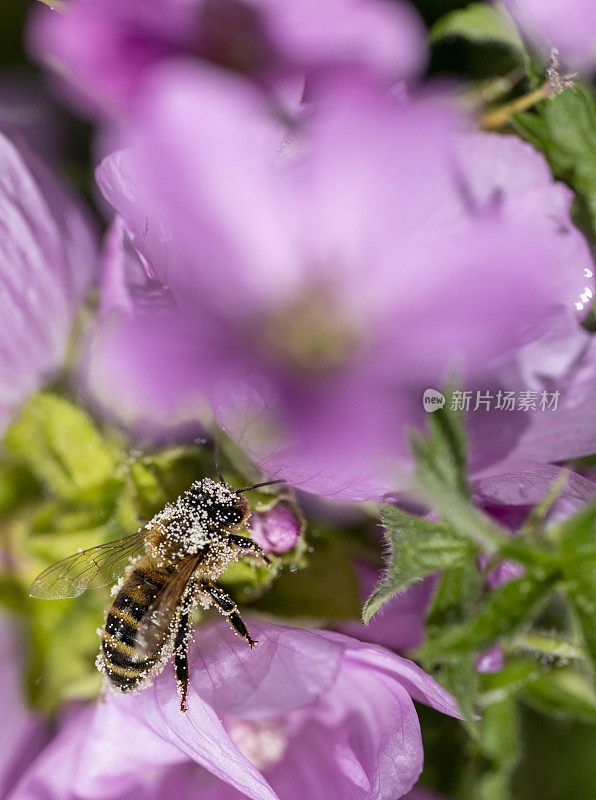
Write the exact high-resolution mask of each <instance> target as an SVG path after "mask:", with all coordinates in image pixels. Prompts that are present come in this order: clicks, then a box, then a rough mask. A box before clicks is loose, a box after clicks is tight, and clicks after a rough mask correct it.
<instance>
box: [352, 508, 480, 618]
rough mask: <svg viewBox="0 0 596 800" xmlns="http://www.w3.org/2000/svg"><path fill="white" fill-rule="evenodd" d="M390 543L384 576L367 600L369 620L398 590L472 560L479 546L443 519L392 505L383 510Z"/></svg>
mask: <svg viewBox="0 0 596 800" xmlns="http://www.w3.org/2000/svg"><path fill="white" fill-rule="evenodd" d="M381 521H382V523H383V526H384V533H385V538H386V542H387V546H388V558H387V565H386V568H385V574H384V577H383V579H382V580H381V581H379V583H378V584H377V585H376V587H375V590H374V592H373V594H372V595H371V597H370V598H369V599H368V600H367V602H366V604H365V606H364V609H363V612H362V618H363V620H364V622H365V623H367V622H369V621H370V619H371V618H372V617H373V616H374V614H375V613H376V612H377V611H378V610H379V608H381V606H382V605H383V604H384V603H386V602H387V601H388V600H390V599H391V598H392V597H393V596H394V595H395V594H397V593H399V592H401V591H402V590H403V589H405V588H406V587H407V586H409V585H410V584H412V583H414V582H415V581H417V580H419V579H420V578H423V577H425V576H427V575H432V574H434V573H436V572H440V571H443V570H446V569H450V568H453V567H459V566H462V565H464V564H465V563H467V562H469V561H471V560H472V559H473V558H474V556H475V554H476V552H477V549H476V547H475V546H474V545H473V544H472V543H471V542H470V541H469V539H467V538H466V537H464V536H459V535H458V533H457V532H456V531H455V529H454V528H452V527H451V526H449V525H446V524H445V523H442V522H433V521H432V520H428V519H424V518H422V517H418V516H413V515H412V514H407V513H406V512H404V511H402V510H401V509H399V508H396V507H395V506H392V505H388V504H387V505H384V506H383V508H382V511H381Z"/></svg>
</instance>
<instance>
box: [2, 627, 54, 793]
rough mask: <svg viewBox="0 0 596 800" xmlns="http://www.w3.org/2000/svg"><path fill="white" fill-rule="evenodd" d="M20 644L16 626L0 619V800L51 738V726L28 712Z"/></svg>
mask: <svg viewBox="0 0 596 800" xmlns="http://www.w3.org/2000/svg"><path fill="white" fill-rule="evenodd" d="M20 650H21V642H20V641H19V637H18V635H17V632H16V629H15V626H14V624H13V623H12V622H10V621H9V620H8V619H7V618H6V617H5V616H2V617H0V687H1V689H0V691H1V692H2V729H1V732H0V797H3V798H6V797H9V796H10V792H11V790H12V789H13V787H14V786H15V784H16V783H17V782H18V780H19V778H20V776H21V774H22V773H23V771H24V770H25V769H26V768H27V765H28V764H29V763H30V762H31V761H32V760H33V759H34V758H35V757H36V756H37V754H38V753H39V752H40V751H41V749H42V748H43V747H44V745H45V743H46V741H47V740H48V738H49V733H50V730H49V725H47V724H45V723H44V722H43V721H42V720H40V719H38V718H37V717H36V716H35V715H34V714H32V713H31V712H29V711H28V710H27V709H26V706H25V701H24V699H23V698H22V693H21V686H22V676H23V664H22V658H21V652H20Z"/></svg>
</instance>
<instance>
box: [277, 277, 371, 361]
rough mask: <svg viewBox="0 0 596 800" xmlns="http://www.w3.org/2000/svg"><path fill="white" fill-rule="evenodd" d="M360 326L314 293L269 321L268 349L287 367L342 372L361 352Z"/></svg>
mask: <svg viewBox="0 0 596 800" xmlns="http://www.w3.org/2000/svg"><path fill="white" fill-rule="evenodd" d="M360 334H361V332H360V331H359V329H358V325H357V324H355V322H354V321H353V320H351V319H349V318H348V317H347V315H346V314H345V313H343V312H342V310H340V309H338V308H337V305H336V304H334V303H333V302H332V300H331V299H330V296H329V293H328V292H325V291H319V290H315V289H313V290H311V291H309V292H307V293H304V294H302V295H301V296H300V297H299V298H298V299H297V300H296V301H295V302H292V303H291V304H290V305H287V306H284V307H283V308H282V309H281V310H280V311H279V312H277V313H276V314H274V315H273V316H272V317H270V318H269V320H268V323H267V326H266V329H265V341H266V342H267V345H268V347H269V348H270V349H271V350H272V351H273V352H274V353H275V354H276V355H277V356H278V357H280V358H281V359H282V360H283V362H285V363H286V364H288V365H290V366H292V367H295V368H298V369H300V370H303V371H308V372H325V371H328V370H335V369H339V368H341V367H342V366H344V365H345V364H346V363H347V362H348V361H350V360H351V359H352V358H353V357H354V355H355V354H356V353H357V351H358V349H359V346H360V344H361V341H362V336H361V335H360Z"/></svg>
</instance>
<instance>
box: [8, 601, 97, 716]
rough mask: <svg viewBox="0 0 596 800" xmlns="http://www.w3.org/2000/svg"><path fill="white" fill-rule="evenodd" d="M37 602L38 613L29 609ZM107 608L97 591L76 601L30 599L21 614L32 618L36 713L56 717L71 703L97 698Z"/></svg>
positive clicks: (32, 687)
mask: <svg viewBox="0 0 596 800" xmlns="http://www.w3.org/2000/svg"><path fill="white" fill-rule="evenodd" d="M34 603H35V604H37V605H38V606H39V609H32V608H30V607H29V606H30V604H34ZM42 604H43V607H42ZM105 604H106V601H105V599H102V598H101V596H100V595H99V594H97V593H95V592H86V593H85V594H84V595H82V596H81V597H77V598H76V600H35V599H33V598H27V600H26V605H24V607H23V608H22V611H23V612H24V613H25V614H27V616H26V618H25V619H26V622H27V628H28V637H29V651H30V659H31V660H30V667H29V673H28V678H27V682H28V687H29V696H30V699H31V702H32V704H33V706H34V708H36V709H38V710H40V711H42V712H44V713H46V714H51V713H53V712H55V711H56V710H57V709H58V708H59V707H60V705H61V704H62V703H63V702H65V701H66V700H71V699H75V698H80V699H87V698H91V697H95V696H96V695H97V694H98V692H99V689H100V687H101V683H102V679H101V675H100V674H99V672H98V671H97V669H96V667H95V658H96V656H97V654H98V652H99V637H98V635H97V628H98V627H101V625H102V623H103V619H104V605H105Z"/></svg>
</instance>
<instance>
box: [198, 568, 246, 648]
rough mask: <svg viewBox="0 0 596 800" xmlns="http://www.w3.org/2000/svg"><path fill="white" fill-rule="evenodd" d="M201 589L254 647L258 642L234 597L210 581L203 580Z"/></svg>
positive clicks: (237, 631)
mask: <svg viewBox="0 0 596 800" xmlns="http://www.w3.org/2000/svg"><path fill="white" fill-rule="evenodd" d="M201 589H202V590H203V591H204V592H207V594H209V595H210V596H211V598H212V599H213V601H214V602H215V605H216V606H217V607H218V609H219V610H220V611H221V613H222V614H223V615H224V616H226V617H227V618H228V622H229V623H230V625H231V626H232V628H233V629H234V630H235V631H236V633H238V634H240V636H242V637H243V638H244V639H246V641H247V642H248V643H249V645H250V646H251V647H254V646H255V644H257V642H256V641H255V640H254V639H252V638H251V636H250V633H249V632H248V630H247V628H246V625H245V624H244V620H243V619H242V617H241V616H240V614H239V613H238V608H237V607H236V604H235V603H234V601H233V600H232V598H231V597H230V596H229V595H228V594H226V592H224V590H223V589H220V588H219V586H215V585H214V584H213V583H209V582H208V581H201Z"/></svg>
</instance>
